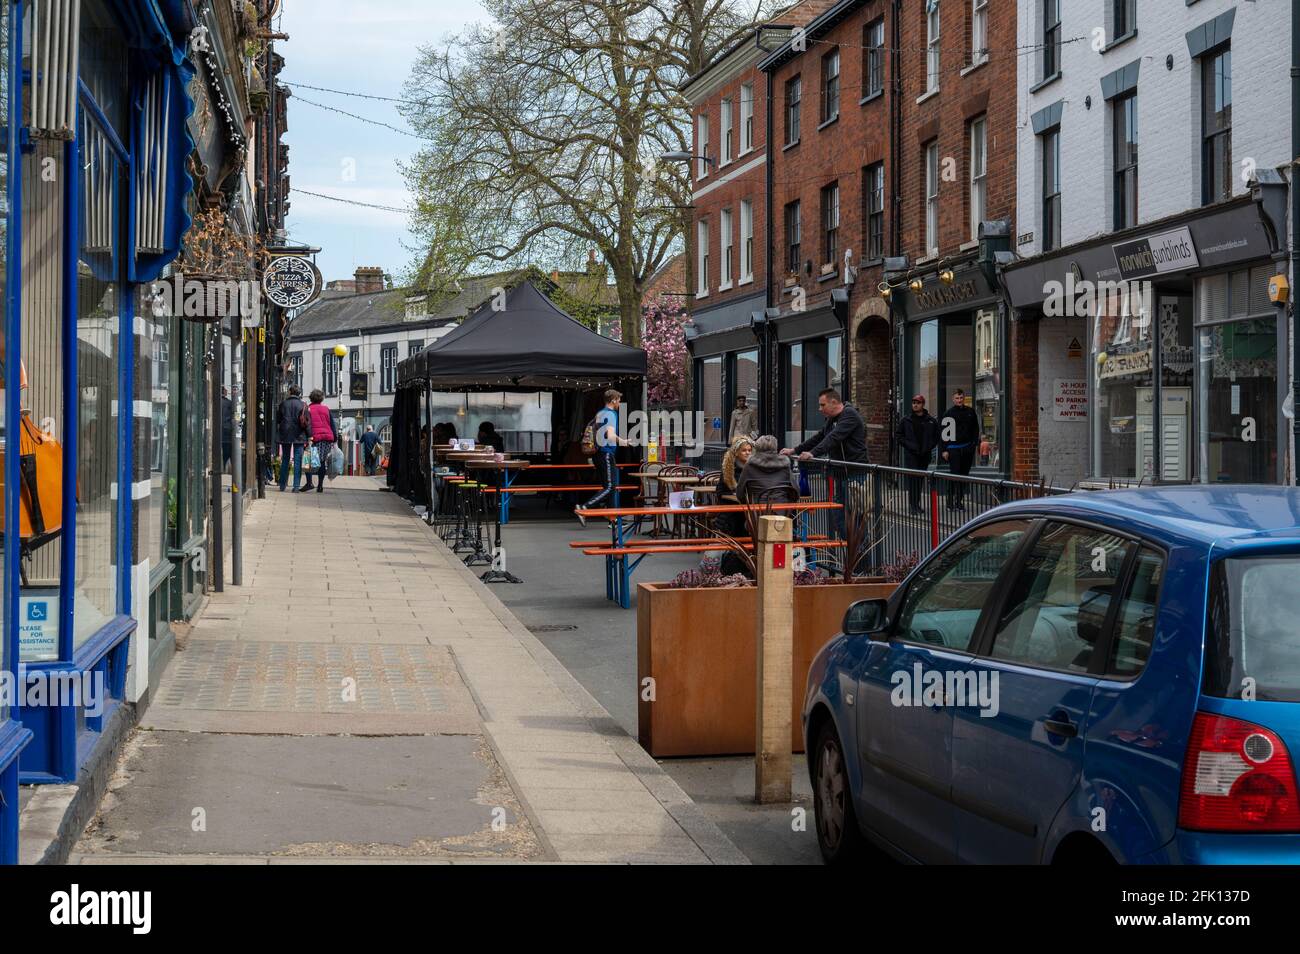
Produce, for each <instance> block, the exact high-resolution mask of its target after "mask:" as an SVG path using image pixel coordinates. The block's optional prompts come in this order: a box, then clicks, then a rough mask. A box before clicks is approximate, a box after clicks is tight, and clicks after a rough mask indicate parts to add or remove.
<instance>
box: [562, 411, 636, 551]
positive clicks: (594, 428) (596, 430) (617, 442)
mask: <svg viewBox="0 0 1300 954" xmlns="http://www.w3.org/2000/svg"><path fill="white" fill-rule="evenodd" d="M622 400H623V395H622V394H620V393H619V392H618V391H615V390H614V389H613V388H610V389H609V390H608V391H606V392H605V406H604V407H602V408H601V409H600V410H599V411H597V412H596V418H595V420H593V421H592V422H591V423H590V424H589V425H587V430H588V431H589V432H590V433H589V434H586V433H584V434H583V441H582V443H583V447H582V450H583V453H589V454H591V462H592V463H593V464H594V465H595V466H596V479H597V480H599V481H600V483H601V490H600V492H599V493H597V494H596V496H594V497H592V498H591V499H590V500H588V501H587V502H586V503H584V504H580V505H579V506H577V507H574V508H573V509H574V512H575V513H576V514H577V515H578V522H579V523H581V524H582V525H583V526H584V527H585V526H586V525H587V517H586V514H585V513H584V511H587V510H593V509H595V508H597V507H605V506H609V505H612V504H613V503H614V499H615V497H616V496H617V494H618V483H617V481H618V468H617V467H616V466H615V465H614V464H615V461H614V455H615V453H616V452H617V451H618V449H619V447H626V446H627V441H626V440H624V439H623V438H621V437H619V436H618V406H619V404H620V403H621V402H622ZM588 441H590V442H591V446H590V447H588Z"/></svg>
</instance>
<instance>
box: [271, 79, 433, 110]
mask: <svg viewBox="0 0 1300 954" xmlns="http://www.w3.org/2000/svg"><path fill="white" fill-rule="evenodd" d="M280 84H281V85H282V86H288V87H289V88H291V89H311V90H315V91H316V92H318V93H336V94H338V95H339V96H354V97H356V98H357V99H373V100H377V101H378V102H381V103H401V104H402V105H404V106H423V105H425V102H424V101H422V100H418V99H401V98H399V97H397V96H378V95H376V94H374V93H358V92H356V91H354V90H347V89H331V88H330V87H328V86H312V85H311V84H310V83H290V82H288V81H286V80H280Z"/></svg>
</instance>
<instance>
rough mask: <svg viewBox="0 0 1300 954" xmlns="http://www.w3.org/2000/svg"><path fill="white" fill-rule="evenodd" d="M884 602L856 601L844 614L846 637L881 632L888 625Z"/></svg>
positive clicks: (886, 605) (886, 604)
mask: <svg viewBox="0 0 1300 954" xmlns="http://www.w3.org/2000/svg"><path fill="white" fill-rule="evenodd" d="M888 606H889V603H888V602H887V601H886V600H858V601H857V602H856V603H853V604H852V605H851V606H849V608H848V609H847V610H846V611H845V613H844V634H845V635H846V636H867V635H872V634H875V633H880V632H883V631H884V629H885V626H886V624H887V623H888V621H889V620H888V617H887V615H886V614H887V608H888Z"/></svg>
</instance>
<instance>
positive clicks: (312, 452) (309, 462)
mask: <svg viewBox="0 0 1300 954" xmlns="http://www.w3.org/2000/svg"><path fill="white" fill-rule="evenodd" d="M302 469H303V472H304V473H307V474H314V473H316V471H318V470H320V451H318V450H317V449H316V448H315V447H308V448H307V449H306V450H305V451H304V452H303V455H302Z"/></svg>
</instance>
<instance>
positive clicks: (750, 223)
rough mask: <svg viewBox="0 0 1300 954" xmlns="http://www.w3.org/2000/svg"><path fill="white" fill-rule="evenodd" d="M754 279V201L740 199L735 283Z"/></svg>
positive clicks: (740, 283) (741, 283) (744, 282)
mask: <svg viewBox="0 0 1300 954" xmlns="http://www.w3.org/2000/svg"><path fill="white" fill-rule="evenodd" d="M753 280H754V203H753V200H751V199H741V200H740V275H739V277H738V278H737V279H736V283H737V284H739V285H744V284H746V283H748V282H752V281H753Z"/></svg>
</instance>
